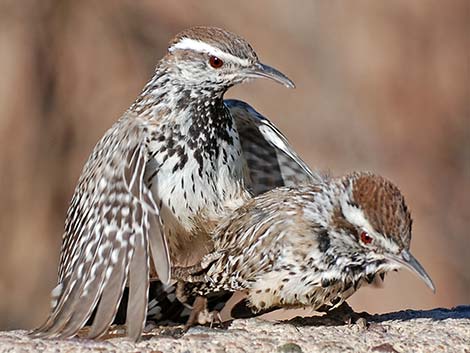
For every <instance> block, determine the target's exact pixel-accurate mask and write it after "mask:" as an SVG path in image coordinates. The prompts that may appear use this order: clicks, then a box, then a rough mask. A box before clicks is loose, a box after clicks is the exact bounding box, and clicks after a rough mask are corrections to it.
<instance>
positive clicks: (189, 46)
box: [168, 38, 250, 65]
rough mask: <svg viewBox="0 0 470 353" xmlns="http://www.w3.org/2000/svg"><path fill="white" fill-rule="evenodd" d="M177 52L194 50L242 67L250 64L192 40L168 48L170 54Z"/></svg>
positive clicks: (247, 61) (182, 40) (184, 40)
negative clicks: (236, 63)
mask: <svg viewBox="0 0 470 353" xmlns="http://www.w3.org/2000/svg"><path fill="white" fill-rule="evenodd" d="M175 50H194V51H196V52H199V53H207V54H209V55H213V56H217V57H218V58H220V59H222V60H223V59H227V60H229V61H235V62H238V63H239V64H241V65H249V64H250V61H249V60H248V59H240V58H238V57H236V56H234V55H232V54H230V53H227V52H224V51H222V50H220V49H219V48H216V47H213V46H212V45H210V44H207V43H205V42H203V41H200V40H196V39H191V38H183V39H181V40H180V41H179V42H177V43H175V44H173V45H172V46H171V47H169V48H168V51H169V52H173V51H175Z"/></svg>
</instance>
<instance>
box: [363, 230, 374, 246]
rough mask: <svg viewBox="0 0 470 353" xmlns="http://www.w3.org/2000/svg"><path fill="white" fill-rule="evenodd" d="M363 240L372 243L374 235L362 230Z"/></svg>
mask: <svg viewBox="0 0 470 353" xmlns="http://www.w3.org/2000/svg"><path fill="white" fill-rule="evenodd" d="M361 241H362V242H363V243H364V244H370V243H372V237H371V236H370V235H369V234H367V232H361Z"/></svg>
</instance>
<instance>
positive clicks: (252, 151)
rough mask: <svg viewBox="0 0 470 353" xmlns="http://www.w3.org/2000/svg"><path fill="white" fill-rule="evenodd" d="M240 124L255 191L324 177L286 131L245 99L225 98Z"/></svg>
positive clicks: (240, 132) (251, 185) (252, 187)
mask: <svg viewBox="0 0 470 353" xmlns="http://www.w3.org/2000/svg"><path fill="white" fill-rule="evenodd" d="M224 103H225V105H226V106H227V107H228V108H229V110H230V113H231V114H232V117H233V118H234V120H235V123H236V125H237V129H238V133H239V135H240V142H241V145H242V149H243V154H244V156H245V159H246V161H247V165H248V169H249V174H250V179H251V183H250V187H251V189H252V191H253V193H254V194H255V195H259V194H262V193H263V192H266V191H268V190H271V189H273V188H275V187H279V186H295V185H298V184H301V183H309V182H318V181H321V180H322V177H321V176H320V175H319V174H316V173H314V172H313V171H312V170H310V168H309V167H308V165H307V164H306V163H305V162H304V161H303V160H302V159H301V158H300V157H299V155H298V154H297V153H296V152H295V151H294V149H293V148H292V146H291V145H290V144H289V142H288V141H287V139H286V138H285V137H284V135H283V134H282V133H281V132H280V131H279V130H278V129H277V128H276V127H275V126H274V125H273V124H272V123H271V122H270V121H269V120H268V119H266V118H265V117H264V116H262V115H261V114H260V113H258V112H257V111H256V110H254V109H253V108H252V107H251V106H249V105H248V104H246V103H245V102H242V101H238V100H233V99H229V100H225V101H224Z"/></svg>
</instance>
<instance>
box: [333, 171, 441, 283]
mask: <svg viewBox="0 0 470 353" xmlns="http://www.w3.org/2000/svg"><path fill="white" fill-rule="evenodd" d="M339 185H340V188H339V189H340V190H341V192H340V198H339V205H338V206H337V209H336V211H335V215H334V217H333V219H332V222H333V224H334V228H335V229H336V232H333V236H332V238H333V239H331V242H333V243H335V242H336V244H337V245H338V244H341V245H340V247H342V248H343V249H346V250H345V251H343V252H342V253H343V254H345V253H346V254H348V256H349V257H350V260H351V263H352V264H354V263H355V261H356V262H357V261H359V262H360V263H362V268H363V269H364V270H365V272H366V274H367V275H375V274H383V273H385V272H387V271H390V270H396V269H399V268H402V267H404V268H406V269H408V270H410V271H412V272H413V273H415V274H416V275H417V276H418V277H419V278H421V279H422V280H423V281H424V282H425V283H426V285H427V286H428V287H429V288H430V289H431V290H433V291H435V287H434V284H433V282H432V280H431V278H430V277H429V275H428V274H427V273H426V271H425V270H424V268H423V267H422V266H421V264H420V263H419V262H418V260H416V258H414V257H413V255H411V253H410V241H411V226H412V220H411V215H410V212H409V210H408V207H407V206H406V204H405V199H404V197H403V195H402V194H401V192H400V190H399V189H398V188H397V187H396V186H395V185H394V184H393V183H392V182H390V181H389V180H387V179H385V178H383V177H381V176H377V175H374V174H371V173H353V174H350V175H347V176H346V177H344V178H342V179H341V180H339ZM335 234H336V239H335Z"/></svg>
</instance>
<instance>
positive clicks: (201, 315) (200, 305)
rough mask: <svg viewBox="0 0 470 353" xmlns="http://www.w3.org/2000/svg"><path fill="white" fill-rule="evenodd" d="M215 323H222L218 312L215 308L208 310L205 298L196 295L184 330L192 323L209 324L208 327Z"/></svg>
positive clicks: (192, 324)
mask: <svg viewBox="0 0 470 353" xmlns="http://www.w3.org/2000/svg"><path fill="white" fill-rule="evenodd" d="M215 323H217V324H222V318H221V316H220V313H219V312H218V311H216V310H214V311H209V309H208V308H207V298H206V297H203V296H198V297H196V299H195V300H194V303H193V306H192V310H191V314H190V315H189V318H188V321H187V322H186V325H185V326H184V328H185V330H188V329H189V328H190V327H192V326H194V325H206V324H209V327H211V328H212V326H213V325H214V324H215Z"/></svg>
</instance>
